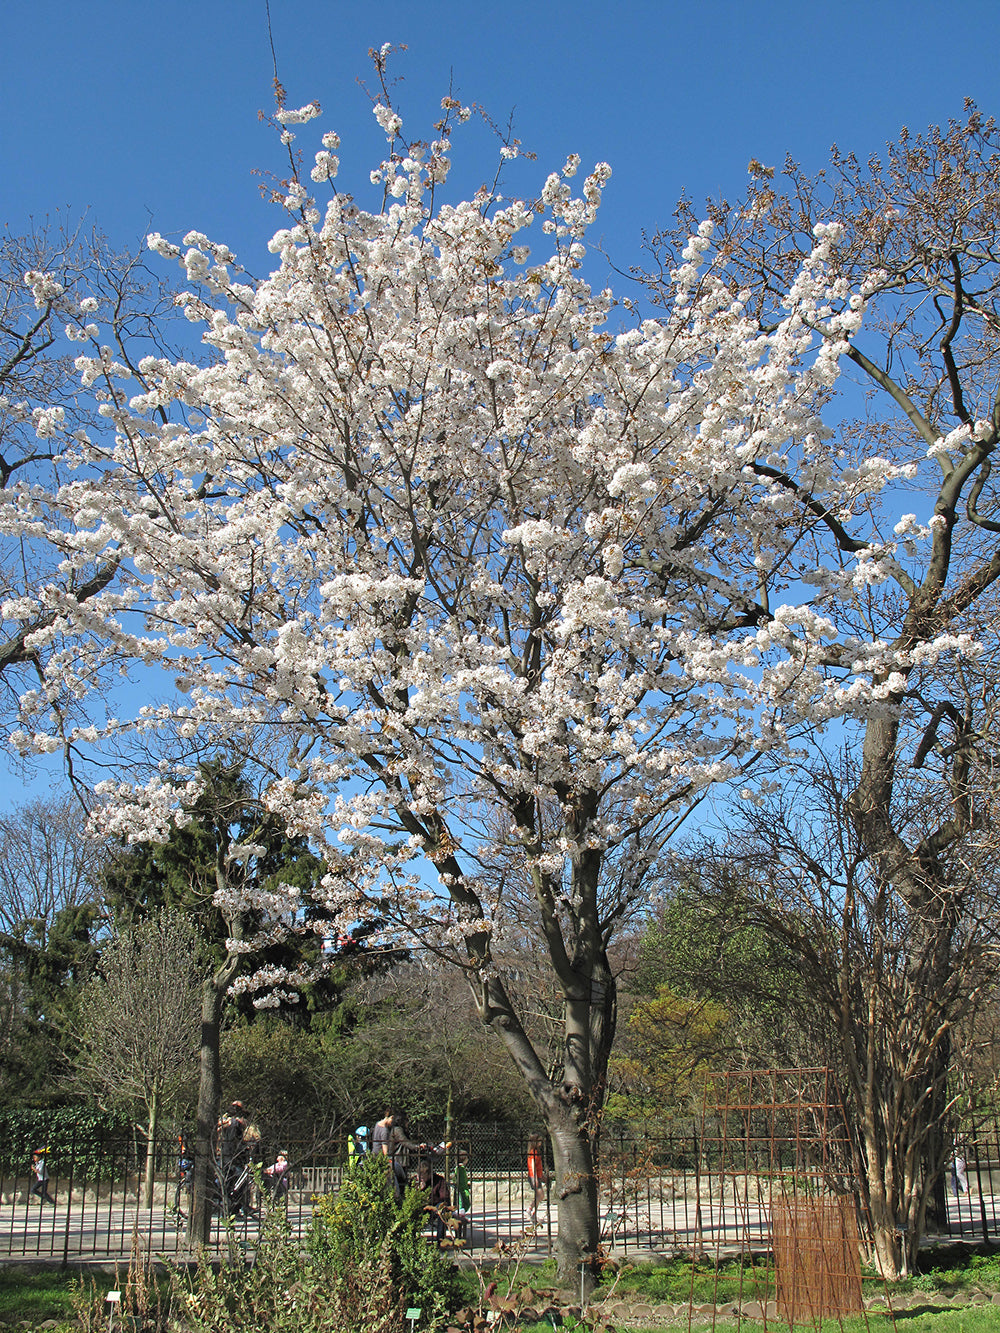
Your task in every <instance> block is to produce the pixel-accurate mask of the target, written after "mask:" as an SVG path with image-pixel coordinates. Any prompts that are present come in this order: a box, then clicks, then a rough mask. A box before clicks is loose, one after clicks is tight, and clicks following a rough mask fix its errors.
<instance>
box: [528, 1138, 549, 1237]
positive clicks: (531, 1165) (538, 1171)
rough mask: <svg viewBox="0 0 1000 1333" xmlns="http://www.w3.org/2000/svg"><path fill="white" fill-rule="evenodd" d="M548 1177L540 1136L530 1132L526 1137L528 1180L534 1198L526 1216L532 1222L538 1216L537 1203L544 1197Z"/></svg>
mask: <svg viewBox="0 0 1000 1333" xmlns="http://www.w3.org/2000/svg"><path fill="white" fill-rule="evenodd" d="M548 1179H549V1177H548V1172H547V1171H546V1170H545V1159H544V1158H543V1156H542V1136H541V1135H540V1134H532V1136H531V1138H530V1139H528V1181H529V1182H530V1184H531V1188H532V1190H533V1191H534V1198H533V1200H532V1204H531V1207H530V1208H529V1209H528V1216H529V1217H530V1218H531V1220H532V1222H534V1221H535V1220H536V1218H537V1217H538V1205H539V1204H540V1203H542V1202H543V1201H544V1199H545V1193H546V1186H547V1184H548Z"/></svg>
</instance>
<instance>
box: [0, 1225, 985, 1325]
mask: <svg viewBox="0 0 1000 1333" xmlns="http://www.w3.org/2000/svg"><path fill="white" fill-rule="evenodd" d="M763 1274H764V1269H763V1266H762V1265H758V1267H757V1269H756V1270H754V1269H749V1268H748V1269H747V1270H745V1271H744V1273H743V1279H742V1295H743V1299H744V1300H750V1299H753V1297H754V1282H755V1281H756V1280H757V1279H758V1277H760V1278H762V1277H763ZM462 1276H463V1283H464V1285H465V1287H466V1290H465V1292H464V1293H463V1298H462V1299H463V1301H464V1302H465V1303H467V1304H470V1305H474V1304H476V1303H477V1301H478V1297H479V1293H480V1280H481V1278H480V1277H477V1276H476V1274H475V1273H472V1272H465V1273H463V1275H462ZM481 1276H482V1277H483V1278H485V1279H486V1280H487V1281H488V1280H489V1278H490V1277H491V1276H494V1275H493V1274H489V1273H485V1272H484V1273H483V1274H482V1275H481ZM495 1276H496V1277H497V1279H498V1286H499V1294H501V1295H502V1294H506V1292H507V1289H508V1287H509V1280H507V1279H505V1278H504V1277H503V1275H501V1274H500V1273H497V1274H495ZM123 1277H124V1275H123ZM91 1281H92V1279H91V1277H90V1276H89V1275H88V1276H87V1277H86V1278H85V1279H84V1282H85V1284H86V1287H87V1289H88V1290H89V1288H90V1285H91ZM93 1281H94V1283H95V1285H96V1287H97V1290H98V1293H99V1295H103V1293H104V1292H106V1291H108V1290H109V1289H110V1288H111V1287H112V1286H113V1285H114V1281H115V1280H114V1279H113V1278H112V1277H111V1275H110V1274H107V1273H98V1274H96V1275H94V1278H93ZM80 1282H81V1279H80V1277H79V1276H78V1275H74V1274H72V1273H66V1272H64V1271H62V1270H60V1269H58V1268H55V1267H45V1266H43V1265H31V1264H17V1265H0V1326H5V1327H6V1328H8V1329H11V1328H17V1327H18V1326H19V1325H21V1324H23V1323H27V1324H28V1325H29V1327H30V1328H38V1326H39V1325H40V1324H42V1323H44V1322H45V1321H47V1320H58V1321H60V1322H64V1323H68V1322H69V1321H70V1320H72V1319H74V1318H75V1315H76V1311H75V1309H74V1305H73V1295H74V1292H75V1291H79V1288H80ZM772 1283H773V1276H772ZM515 1285H516V1288H517V1290H518V1292H519V1294H520V1296H521V1299H522V1300H523V1301H524V1303H525V1304H526V1305H533V1306H534V1307H535V1308H536V1309H537V1308H539V1306H540V1304H543V1303H544V1304H547V1303H548V1299H547V1298H549V1297H551V1296H554V1294H555V1290H556V1287H557V1280H556V1272H555V1265H554V1264H553V1263H551V1262H550V1263H547V1264H544V1265H541V1266H532V1267H530V1268H529V1267H522V1268H520V1269H519V1270H518V1271H517V1281H516V1284H515ZM612 1285H613V1296H612V1299H614V1298H616V1297H621V1298H622V1299H623V1300H626V1301H635V1302H638V1301H645V1302H648V1303H649V1304H652V1305H657V1304H664V1303H665V1304H680V1303H686V1302H687V1301H688V1300H689V1299H690V1298H691V1296H692V1294H693V1297H694V1301H695V1303H696V1304H701V1303H703V1302H709V1301H715V1302H717V1303H718V1304H725V1303H727V1302H729V1301H732V1300H735V1299H736V1298H737V1297H738V1296H739V1294H740V1272H739V1267H738V1265H737V1264H736V1263H733V1262H729V1263H724V1264H722V1265H720V1267H719V1270H718V1272H716V1270H715V1268H714V1266H713V1265H712V1264H710V1263H705V1264H701V1265H698V1266H697V1267H696V1268H695V1270H694V1287H693V1293H692V1269H691V1262H690V1260H689V1259H675V1260H672V1261H671V1262H670V1263H667V1264H664V1265H662V1266H657V1267H647V1266H641V1267H639V1266H637V1267H635V1268H627V1269H625V1270H624V1271H623V1272H622V1273H621V1274H620V1275H618V1277H617V1281H614V1278H613V1277H612V1275H609V1279H608V1281H607V1282H605V1283H603V1284H602V1285H601V1286H599V1287H598V1288H597V1289H596V1290H595V1291H594V1293H593V1295H592V1297H591V1299H592V1300H593V1301H599V1300H601V1299H603V1298H604V1297H605V1296H607V1295H608V1293H609V1291H610V1290H611V1289H612ZM529 1289H530V1290H529ZM866 1289H867V1291H868V1293H869V1294H873V1295H874V1294H876V1293H879V1292H881V1290H882V1283H881V1282H878V1281H877V1280H875V1279H867V1280H866ZM976 1291H983V1292H988V1293H989V1292H994V1291H1000V1254H996V1253H994V1254H989V1253H984V1252H976V1251H969V1250H968V1249H964V1248H962V1247H958V1246H954V1247H942V1248H941V1249H939V1250H935V1251H928V1253H927V1254H926V1255H924V1256H922V1262H921V1271H920V1272H918V1273H917V1274H915V1275H914V1276H913V1277H911V1278H908V1279H907V1280H906V1281H905V1282H901V1283H898V1284H896V1285H895V1286H894V1287H893V1288H892V1289H891V1291H890V1295H893V1294H896V1293H898V1294H900V1295H909V1296H913V1295H920V1294H922V1293H926V1294H927V1296H928V1298H930V1297H932V1296H934V1295H937V1294H943V1295H947V1296H951V1297H958V1298H959V1299H961V1298H963V1297H968V1296H970V1295H971V1294H972V1293H973V1292H976ZM770 1294H771V1296H772V1297H773V1294H774V1293H773V1290H772V1292H771V1293H770ZM998 1315H1000V1309H998V1307H997V1306H986V1307H976V1306H966V1307H964V1308H957V1309H950V1310H933V1309H930V1308H929V1307H928V1305H925V1304H923V1303H921V1304H918V1305H916V1306H915V1307H914V1308H912V1309H905V1310H898V1311H897V1313H896V1330H897V1333H996V1330H997V1328H998V1326H1000V1320H998ZM728 1322H729V1321H724V1320H721V1319H720V1320H719V1322H718V1325H717V1329H718V1330H722V1329H725V1328H726V1327H727V1323H728ZM744 1325H745V1326H746V1327H747V1328H749V1329H752V1328H753V1327H754V1325H753V1324H748V1323H747V1321H744ZM662 1327H663V1326H662V1325H661V1326H659V1328H660V1329H662ZM672 1327H673V1328H676V1329H678V1330H680V1329H683V1330H685V1333H686V1330H687V1315H686V1314H684V1315H683V1316H679V1317H678V1318H677V1319H675V1320H674V1321H673V1324H672ZM842 1327H843V1333H891V1329H892V1325H891V1323H890V1322H889V1320H888V1319H886V1318H883V1317H882V1316H880V1315H878V1314H876V1313H874V1312H872V1313H870V1314H869V1316H868V1322H867V1324H866V1323H865V1321H864V1319H862V1318H860V1317H859V1318H851V1319H845V1320H844V1322H843V1326H842ZM521 1328H522V1333H551V1325H550V1324H549V1323H548V1322H546V1321H543V1322H541V1323H537V1324H531V1325H522V1326H521ZM577 1328H580V1329H582V1326H581V1325H579V1324H576V1323H575V1321H573V1320H572V1319H571V1318H569V1317H567V1318H566V1320H565V1322H564V1323H563V1325H562V1329H563V1333H575V1329H577ZM710 1328H711V1322H710V1321H699V1322H698V1323H696V1324H694V1325H693V1326H692V1331H691V1333H707V1331H708V1330H709V1329H710ZM834 1330H836V1331H837V1333H841V1324H840V1322H839V1321H837V1320H832V1321H828V1322H827V1323H826V1324H825V1325H824V1333H834ZM635 1333H658V1330H657V1329H656V1328H650V1329H647V1330H635Z"/></svg>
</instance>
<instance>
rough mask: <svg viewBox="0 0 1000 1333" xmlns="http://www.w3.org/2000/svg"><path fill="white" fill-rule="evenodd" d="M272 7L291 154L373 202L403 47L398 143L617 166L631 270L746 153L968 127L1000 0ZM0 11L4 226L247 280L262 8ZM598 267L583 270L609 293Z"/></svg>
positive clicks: (99, 6) (263, 41) (328, 0)
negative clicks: (663, 229) (446, 108)
mask: <svg viewBox="0 0 1000 1333" xmlns="http://www.w3.org/2000/svg"><path fill="white" fill-rule="evenodd" d="M270 10H271V26H272V33H273V39H274V45H275V53H276V56H277V62H278V72H279V75H280V77H281V79H282V81H283V83H284V84H285V86H286V88H287V92H288V101H289V104H290V105H292V106H299V105H302V104H303V103H305V102H308V101H310V100H312V99H314V98H316V99H318V100H319V101H320V102H321V104H322V107H323V116H322V118H321V119H320V120H319V121H316V122H313V123H312V124H311V125H308V126H305V127H303V128H302V130H301V132H300V136H299V143H300V144H301V145H302V146H303V147H304V148H305V149H306V150H307V152H308V153H311V152H312V151H313V149H314V147H316V146H318V140H319V136H320V134H321V133H322V131H323V130H325V129H336V130H337V131H338V132H339V133H340V135H341V138H342V141H343V146H342V150H341V153H340V157H341V162H342V167H341V174H340V178H339V181H338V184H339V185H340V187H341V188H343V189H346V190H349V191H356V192H357V193H359V195H361V196H362V197H364V193H365V190H366V189H369V188H370V187H368V186H367V177H368V171H369V170H370V168H371V167H372V166H373V165H374V164H375V163H376V162H377V161H378V160H379V158H380V157H381V155H382V151H383V149H384V138H383V137H382V136H381V132H380V131H379V130H378V128H377V126H376V125H375V123H374V120H373V119H372V116H371V111H370V103H369V100H368V98H367V97H366V95H365V92H364V91H363V89H362V88H361V87H359V85H358V82H357V80H358V79H359V78H361V79H368V80H369V81H370V79H371V67H370V62H369V60H368V57H367V51H368V48H369V47H370V46H380V45H381V44H382V43H384V42H391V43H393V44H404V43H405V44H406V45H407V47H408V49H407V51H405V52H403V53H400V54H399V55H397V56H396V57H395V58H394V60H393V62H392V65H391V71H390V72H391V73H392V74H393V75H394V76H396V77H398V78H400V79H401V80H402V81H401V83H400V84H399V85H398V88H397V93H398V99H397V105H398V107H399V109H400V110H401V112H402V114H403V116H404V124H405V127H406V132H407V133H408V134H409V135H410V136H411V137H413V138H419V137H426V136H427V135H428V133H429V129H430V126H431V123H432V122H433V120H434V119H435V118H436V115H437V114H438V108H439V106H440V99H441V97H442V96H443V95H444V94H445V93H447V92H448V91H449V89H451V90H452V91H453V92H454V93H455V95H456V96H459V97H460V98H461V99H462V100H463V101H464V102H475V103H478V104H480V105H482V106H483V107H485V109H486V110H487V111H488V112H489V114H490V115H491V116H492V117H493V118H494V119H495V120H496V121H498V122H501V123H505V122H506V121H507V119H508V117H509V116H511V115H512V114H513V118H514V124H515V129H516V133H517V134H518V136H519V137H520V138H521V139H522V141H523V143H524V145H525V147H527V148H529V149H531V150H532V151H534V152H535V153H537V155H538V161H537V162H536V163H527V162H522V163H519V164H516V166H515V168H513V169H512V170H511V172H510V177H509V180H508V181H507V182H506V183H505V189H506V190H507V192H509V193H521V192H523V193H527V194H533V193H534V192H535V190H536V188H537V187H538V185H539V184H540V183H541V181H542V180H544V178H545V176H546V175H547V174H548V172H549V171H550V170H554V169H558V168H559V167H560V166H561V165H562V163H563V161H564V160H565V158H566V155H567V154H568V153H569V152H571V151H575V152H578V153H579V154H580V155H581V157H582V159H583V165H584V167H589V166H590V165H592V163H593V162H595V161H599V160H606V161H608V162H610V163H611V165H612V167H613V169H614V175H613V177H612V180H611V183H610V185H609V187H608V189H607V190H606V191H605V196H604V198H605V203H604V206H603V207H602V210H601V216H600V220H599V223H598V226H597V228H596V233H597V235H598V236H599V237H600V238H601V239H602V240H603V243H604V245H605V247H606V249H607V250H608V252H609V254H610V256H611V257H612V259H613V261H614V262H615V263H616V264H617V265H618V266H619V267H620V268H626V269H627V268H628V266H629V265H630V264H633V263H636V262H641V243H642V234H643V230H644V229H646V230H650V231H651V230H655V228H656V227H657V225H658V224H661V223H663V222H666V221H668V220H669V217H670V213H671V210H672V207H673V204H674V203H675V201H676V199H677V196H678V195H679V194H680V193H681V192H682V191H687V192H688V193H689V194H690V195H691V196H692V197H693V198H694V199H695V200H696V201H697V200H700V199H702V198H704V197H705V195H708V194H711V195H717V194H719V193H725V194H728V195H730V196H734V195H738V194H739V192H740V191H741V189H742V188H743V186H744V184H745V181H746V165H747V162H748V161H749V159H750V158H751V157H756V158H758V159H760V160H761V161H763V162H765V163H768V164H771V165H780V164H781V162H782V161H783V159H784V157H785V154H786V153H791V154H792V155H793V156H794V157H795V158H797V159H798V160H799V161H801V162H802V164H803V165H804V166H806V167H807V168H810V169H818V168H819V167H821V166H822V165H823V164H824V162H825V160H826V157H827V154H828V151H829V147H830V145H831V144H832V143H833V142H837V143H838V144H839V145H840V146H841V147H842V148H845V149H847V148H850V149H853V150H854V151H855V152H856V153H857V154H858V155H859V156H861V157H863V156H867V155H868V154H869V153H871V152H877V151H879V150H880V148H881V147H882V146H883V145H884V143H885V141H886V140H887V139H891V138H894V137H895V136H896V135H897V134H898V132H899V129H900V127H901V126H902V125H903V124H906V125H908V126H909V127H910V128H911V129H913V130H920V129H923V128H925V127H926V126H927V125H928V124H930V123H935V122H942V121H946V120H947V119H948V118H950V117H958V116H961V114H962V107H963V99H964V98H965V97H967V96H969V97H972V98H974V99H975V100H976V101H977V102H978V103H979V105H980V107H981V108H982V109H983V110H984V111H986V112H991V111H994V110H997V102H998V99H997V97H996V89H995V83H996V74H995V70H996V59H995V56H996V53H997V51H998V50H1000V4H997V3H996V0H992V3H985V2H981V0H953V3H951V4H950V5H948V6H945V5H943V4H937V3H928V2H925V0H911V2H910V3H905V4H904V3H887V2H883V0H868V3H858V2H857V0H841V3H839V4H837V5H829V4H828V5H822V6H821V5H817V4H810V3H795V4H793V3H788V2H787V0H760V2H758V3H751V2H749V0H745V2H744V3H739V2H738V0H703V2H702V3H697V4H692V3H687V4H683V5H682V4H679V3H675V2H674V0H660V3H650V2H636V3H620V4H618V5H617V6H609V5H607V4H597V3H595V2H594V0H582V2H580V3H577V4H575V5H572V6H567V5H555V4H551V3H549V2H548V0H535V2H534V3H526V2H525V0H509V2H508V3H506V4H504V5H502V6H496V7H492V8H490V7H485V6H475V5H472V4H469V3H468V0H462V2H461V3H460V2H459V0H424V2H423V3H420V4H414V3H402V2H401V0H385V2H384V3H381V4H372V5H368V6H362V5H359V4H353V5H348V4H344V3H341V2H340V0H270ZM3 17H4V22H3V36H4V43H3V49H2V53H0V71H2V77H0V96H2V98H3V103H4V107H3V112H4V114H3V127H4V128H3V133H2V135H0V180H2V181H3V194H4V208H3V221H4V222H5V223H6V225H7V226H9V227H10V229H11V230H12V231H14V232H19V231H21V230H23V229H25V228H26V227H27V226H28V225H29V222H30V219H31V218H32V217H33V218H34V219H36V220H41V219H43V218H44V217H45V215H46V214H51V213H53V212H56V211H62V212H64V213H66V214H68V215H70V216H71V217H77V216H79V215H80V214H82V213H83V212H85V211H87V212H88V213H89V217H90V218H91V219H92V221H93V222H94V223H95V224H96V225H97V226H99V227H100V228H101V229H103V230H104V231H105V232H107V233H108V234H109V235H110V236H111V238H112V239H113V240H114V241H115V242H116V243H117V244H119V245H122V246H137V245H139V243H140V241H141V238H142V236H143V235H144V234H145V232H146V231H147V230H149V229H155V230H157V231H160V232H162V233H164V234H166V235H170V236H174V237H176V236H179V235H183V234H184V233H185V232H186V231H188V230H189V229H197V230H200V231H204V232H206V233H208V234H209V235H210V236H212V237H213V238H214V239H216V240H219V241H225V242H226V243H228V244H229V245H230V246H232V247H233V248H234V249H235V250H236V252H237V253H238V255H239V256H240V258H241V259H242V261H243V262H244V263H245V264H246V266H247V267H248V268H249V269H250V270H251V272H256V273H260V272H262V271H265V270H266V269H267V268H268V267H269V266H270V263H271V257H270V256H269V255H268V254H267V251H266V241H267V239H268V238H269V236H270V235H271V233H272V232H273V231H274V230H275V229H276V228H277V227H279V226H280V225H282V218H281V216H280V215H279V214H278V213H277V211H276V210H275V209H274V208H273V207H271V206H269V205H266V204H265V203H264V202H263V201H262V200H261V198H260V193H259V186H260V182H261V177H260V176H259V175H255V172H261V171H263V172H267V171H268V170H271V169H274V170H276V171H280V170H281V167H282V155H281V152H280V149H279V147H278V145H277V142H276V140H275V138H274V136H273V133H272V132H271V131H270V130H269V129H268V127H267V126H265V125H262V124H261V123H259V121H258V116H257V113H258V110H260V109H264V110H266V111H269V110H271V109H273V94H272V86H271V80H272V56H271V48H270V44H269V39H268V27H267V18H266V7H265V0H175V2H174V3H172V4H162V3H161V4H151V3H148V2H147V0H87V2H86V3H83V2H82V0H7V3H6V5H5V6H4V16H3ZM496 149H497V145H496V143H495V142H493V141H492V140H491V137H490V135H489V133H488V132H487V131H486V130H485V128H484V127H483V126H482V124H481V123H472V124H470V125H469V126H466V127H465V128H464V129H463V130H462V131H461V132H460V133H458V134H456V138H455V144H454V150H455V151H454V153H453V158H454V160H455V164H456V165H455V173H454V178H455V180H456V181H457V185H458V187H459V188H461V189H462V190H463V191H467V190H470V189H473V188H475V186H476V185H478V184H479V182H480V181H481V180H483V179H486V178H487V177H491V176H492V171H493V167H494V165H495V161H496ZM601 266H602V261H600V260H595V261H594V262H593V264H592V266H591V269H590V276H591V279H592V280H594V281H598V282H602V283H603V281H605V280H606V279H607V273H606V271H605V272H601V271H600V268H601ZM169 276H170V277H171V278H172V277H173V276H174V273H173V271H171V272H170V273H169ZM615 282H616V285H620V283H619V281H618V280H617V279H616V280H615ZM42 781H43V782H44V778H42ZM22 795H23V789H22V788H20V787H18V790H17V792H16V793H15V792H12V791H8V792H7V799H8V800H16V799H19V798H20V797H21V796H22ZM0 799H2V798H0Z"/></svg>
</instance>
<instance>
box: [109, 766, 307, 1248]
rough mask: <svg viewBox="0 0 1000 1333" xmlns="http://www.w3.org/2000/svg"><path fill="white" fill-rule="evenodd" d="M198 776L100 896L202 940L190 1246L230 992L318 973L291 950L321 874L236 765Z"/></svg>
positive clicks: (112, 870)
mask: <svg viewBox="0 0 1000 1333" xmlns="http://www.w3.org/2000/svg"><path fill="white" fill-rule="evenodd" d="M197 771H198V772H199V775H200V778H201V782H200V784H197V785H196V787H195V788H194V790H195V792H196V793H197V794H196V795H195V796H194V797H193V799H192V800H191V801H190V803H189V804H188V806H187V808H186V809H185V810H184V818H183V820H182V821H181V822H180V823H177V824H175V825H174V826H173V827H172V828H171V830H170V834H169V836H168V837H167V838H166V839H165V840H164V841H163V842H153V843H146V844H139V845H137V846H135V847H132V848H130V849H127V850H123V851H122V853H121V855H120V856H119V857H118V858H117V859H116V860H115V861H114V862H113V863H112V864H111V865H110V866H109V867H108V870H107V873H106V876H105V896H106V900H107V901H108V903H109V905H110V906H111V907H112V908H113V910H114V912H115V914H116V917H117V919H119V920H120V921H136V920H142V919H143V918H144V917H146V916H148V914H149V913H150V912H155V911H157V910H159V909H162V908H163V907H169V908H174V909H175V910H179V911H181V912H183V914H184V915H185V916H186V917H187V918H188V919H189V920H191V921H192V922H193V923H195V924H196V926H197V928H198V929H199V931H200V933H201V935H202V937H203V939H204V940H205V944H206V951H207V960H208V966H207V968H206V969H205V970H203V973H202V978H201V1037H200V1047H199V1080H198V1104H197V1111H196V1120H195V1142H194V1153H195V1167H194V1182H193V1195H192V1207H191V1215H190V1218H189V1224H188V1232H189V1236H190V1238H191V1239H192V1240H194V1241H196V1242H203V1241H205V1240H207V1239H208V1233H209V1228H210V1226H211V1188H210V1182H211V1166H212V1163H213V1161H214V1160H215V1152H216V1147H215V1132H216V1125H217V1122H218V1118H219V1110H220V1104H221V1099H222V1070H221V1062H220V1042H221V1031H222V1021H223V1014H224V1010H225V1006H226V1003H227V997H228V996H229V994H230V988H231V987H234V986H235V985H236V984H237V983H238V981H241V980H242V981H243V982H244V983H246V982H247V981H248V980H249V978H250V977H251V975H252V974H254V973H259V972H260V971H261V970H262V969H264V970H266V969H267V968H268V967H270V968H271V971H272V973H273V972H274V969H275V968H276V969H277V970H278V972H279V974H280V975H281V976H282V977H283V978H287V976H288V974H289V972H290V971H294V972H295V973H296V977H297V981H298V982H299V984H306V983H307V982H308V981H309V980H310V979H311V976H312V973H313V971H314V970H318V971H322V970H323V967H322V965H321V958H320V952H321V950H320V947H319V945H318V944H317V943H316V936H315V934H314V933H313V931H312V930H311V929H310V930H309V931H307V933H306V939H307V949H306V953H305V954H303V953H302V952H301V951H300V952H299V953H298V954H296V953H295V951H294V950H293V949H292V948H290V946H289V943H288V940H289V937H290V936H294V935H295V932H296V927H297V925H298V924H300V920H299V919H300V918H301V917H303V916H304V915H305V914H306V913H307V911H308V910H309V892H308V889H309V886H310V885H311V884H312V883H313V882H314V881H315V879H316V877H317V870H318V867H319V862H318V861H317V860H316V858H315V857H314V856H313V855H312V854H311V853H310V852H309V849H308V846H307V844H306V841H305V839H304V838H302V837H298V838H296V837H289V835H288V832H287V829H286V827H285V824H284V821H283V820H282V819H281V818H280V817H279V816H277V815H274V814H272V813H271V812H269V811H268V810H266V809H265V807H264V805H263V802H262V800H261V799H260V797H259V796H257V795H255V794H254V792H253V790H252V787H251V785H250V781H249V779H248V778H247V777H246V776H245V775H244V772H243V771H242V769H241V768H240V767H234V766H232V765H230V764H227V763H226V761H225V760H224V759H222V758H216V759H213V760H210V761H205V762H203V763H202V764H201V766H200V769H199V770H197ZM290 890H291V891H292V892H291V900H290V896H289V891H290ZM313 924H314V925H315V921H314V922H313ZM320 984H322V980H321V982H320ZM295 998H296V997H295V994H294V992H291V991H287V990H282V989H281V988H279V987H272V988H271V990H270V993H269V995H268V996H267V998H266V1000H265V1002H267V1001H270V1002H271V1003H272V1004H273V1003H277V1004H280V1003H281V1002H282V1000H283V999H285V1000H288V1001H289V1002H291V1001H292V1000H294V999H295Z"/></svg>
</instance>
